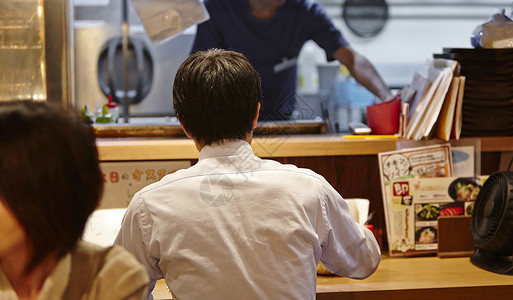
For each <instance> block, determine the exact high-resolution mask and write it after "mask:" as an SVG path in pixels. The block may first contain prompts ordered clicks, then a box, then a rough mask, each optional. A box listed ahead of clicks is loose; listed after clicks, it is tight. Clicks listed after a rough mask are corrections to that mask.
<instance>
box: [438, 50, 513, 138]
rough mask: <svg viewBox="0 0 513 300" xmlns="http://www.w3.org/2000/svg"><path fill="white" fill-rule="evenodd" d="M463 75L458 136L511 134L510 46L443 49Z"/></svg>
mask: <svg viewBox="0 0 513 300" xmlns="http://www.w3.org/2000/svg"><path fill="white" fill-rule="evenodd" d="M433 57H434V58H447V59H453V60H457V61H458V62H459V63H460V65H461V72H460V75H462V76H465V77H466V81H465V92H464V95H463V108H462V116H463V121H462V129H461V136H467V137H471V136H510V135H513V49H474V48H468V49H465V48H444V49H443V53H442V54H434V55H433Z"/></svg>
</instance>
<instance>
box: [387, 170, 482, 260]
mask: <svg viewBox="0 0 513 300" xmlns="http://www.w3.org/2000/svg"><path fill="white" fill-rule="evenodd" d="M486 178H487V177H486V176H479V177H445V178H403V179H394V180H392V181H391V182H390V183H389V184H388V185H387V186H386V194H387V197H386V199H387V200H388V204H387V209H386V212H385V213H386V214H387V215H388V217H387V234H388V247H389V254H390V256H414V255H423V254H430V253H436V251H437V249H438V217H439V216H455V215H472V209H473V208H474V201H475V199H476V197H477V194H478V193H479V190H480V188H481V186H482V185H483V183H484V181H485V180H486Z"/></svg>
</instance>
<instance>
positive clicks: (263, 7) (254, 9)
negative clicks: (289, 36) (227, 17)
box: [248, 0, 280, 20]
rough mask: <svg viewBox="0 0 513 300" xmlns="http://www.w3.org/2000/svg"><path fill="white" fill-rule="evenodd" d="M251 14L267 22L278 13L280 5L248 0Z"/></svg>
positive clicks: (259, 0)
mask: <svg viewBox="0 0 513 300" xmlns="http://www.w3.org/2000/svg"><path fill="white" fill-rule="evenodd" d="M248 2H249V7H250V9H251V14H252V15H253V16H254V17H255V18H257V19H261V20H267V19H269V18H271V17H272V16H274V14H275V13H276V12H277V11H278V8H279V7H280V6H279V5H275V4H272V3H269V2H265V1H261V0H248Z"/></svg>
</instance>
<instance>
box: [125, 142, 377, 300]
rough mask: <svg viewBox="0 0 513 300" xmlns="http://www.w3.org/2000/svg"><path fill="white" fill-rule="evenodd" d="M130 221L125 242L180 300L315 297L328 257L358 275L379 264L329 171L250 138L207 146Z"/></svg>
mask: <svg viewBox="0 0 513 300" xmlns="http://www.w3.org/2000/svg"><path fill="white" fill-rule="evenodd" d="M124 222H125V223H127V224H124V225H123V227H122V231H121V232H120V235H119V236H118V240H117V242H118V243H121V244H122V245H123V246H125V247H126V248H127V249H129V250H130V251H131V252H132V253H134V254H135V255H136V256H138V259H139V260H140V261H142V262H143V263H144V264H145V265H146V268H147V269H148V270H149V273H150V278H151V279H152V280H157V279H159V278H161V277H162V276H164V277H165V278H166V282H167V284H168V286H169V287H170V289H171V291H172V292H173V294H174V296H175V297H176V298H177V299H315V287H316V265H317V262H318V261H319V259H322V260H323V262H324V263H325V265H326V266H327V267H329V268H331V269H332V271H334V272H337V273H338V274H340V275H343V276H349V277H355V278H362V277H366V276H368V275H370V274H372V272H373V271H374V270H375V268H376V267H377V264H378V263H379V247H378V245H377V243H376V241H375V240H374V239H368V236H367V235H368V234H370V232H366V231H365V229H363V228H359V227H358V225H357V224H356V223H355V222H354V220H353V219H352V217H351V215H350V212H349V210H348V208H347V205H346V204H345V203H344V201H343V200H342V198H341V197H340V195H339V194H338V193H337V192H336V191H335V190H334V189H333V188H332V187H331V186H330V185H329V184H328V183H327V182H326V181H325V180H324V179H323V178H322V177H321V176H319V175H317V174H315V173H314V172H311V171H309V170H305V169H299V168H296V167H294V166H291V165H282V164H279V163H277V162H275V161H270V160H261V159H260V158H258V157H256V156H254V154H253V152H252V150H251V147H250V145H249V144H248V143H246V142H244V141H236V142H227V143H226V144H224V145H219V146H213V147H211V146H206V147H204V148H203V149H202V151H201V153H200V159H199V161H198V163H197V164H196V165H195V166H193V167H191V168H189V169H187V170H182V171H178V172H176V173H175V174H171V175H168V176H166V177H165V178H163V179H162V180H161V181H160V182H158V183H156V184H153V185H150V186H148V187H146V188H145V189H143V190H142V191H141V192H140V193H138V194H137V195H136V196H135V197H134V199H133V200H132V203H131V204H130V207H129V210H128V212H127V216H126V217H125V220H124ZM362 230H363V231H362ZM366 237H367V239H366ZM139 239H140V240H139Z"/></svg>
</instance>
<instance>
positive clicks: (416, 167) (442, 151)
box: [378, 143, 452, 256]
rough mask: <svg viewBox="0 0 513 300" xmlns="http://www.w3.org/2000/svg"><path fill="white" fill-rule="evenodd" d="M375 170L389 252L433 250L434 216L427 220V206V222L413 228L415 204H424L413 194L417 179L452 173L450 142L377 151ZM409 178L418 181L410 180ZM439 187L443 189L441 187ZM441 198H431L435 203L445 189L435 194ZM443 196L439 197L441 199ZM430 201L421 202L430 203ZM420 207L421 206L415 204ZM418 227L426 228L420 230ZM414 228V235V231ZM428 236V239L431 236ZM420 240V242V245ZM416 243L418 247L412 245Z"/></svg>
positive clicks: (415, 189) (434, 245)
mask: <svg viewBox="0 0 513 300" xmlns="http://www.w3.org/2000/svg"><path fill="white" fill-rule="evenodd" d="M378 159H379V170H380V180H381V191H382V195H383V206H384V209H385V220H386V227H387V235H388V242H389V250H390V255H391V256H393V255H396V254H399V255H405V254H409V255H412V254H413V253H411V252H412V251H413V252H416V251H431V252H433V251H436V249H437V245H436V237H433V235H436V226H432V225H433V224H434V223H433V222H435V223H436V218H437V217H438V215H437V216H436V217H434V218H433V220H431V214H432V213H434V211H435V210H436V209H433V212H431V211H430V209H431V206H426V207H425V208H424V209H425V210H426V211H427V213H426V214H427V215H429V216H428V218H429V220H425V221H431V223H428V224H430V225H426V224H424V225H425V226H422V223H420V224H419V226H420V227H419V228H418V229H417V230H416V229H415V226H416V225H415V215H416V212H415V207H416V205H417V204H419V205H420V204H422V203H424V202H423V201H425V200H426V198H425V197H427V196H426V195H424V196H420V195H416V194H414V193H415V191H417V190H418V191H420V190H419V189H417V187H419V188H420V186H419V182H420V179H426V178H442V177H451V176H452V158H451V145H450V144H448V143H447V144H441V145H431V146H425V147H416V148H408V149H402V150H396V151H390V152H383V153H379V154H378ZM413 179H417V180H419V181H418V182H416V181H411V180H413ZM442 190H443V189H442ZM436 194H437V195H438V196H440V197H441V199H437V200H435V199H436V197H435V198H433V199H432V200H434V201H435V202H436V201H438V200H440V201H442V202H443V201H444V200H443V199H445V200H447V197H445V196H443V195H444V194H447V189H445V191H442V192H441V193H440V191H438V192H437V193H436ZM442 198H443V199H442ZM430 202H432V201H427V202H425V203H426V204H427V203H430ZM418 207H419V209H422V206H418ZM421 227H426V228H424V229H425V231H424V230H421ZM417 231H418V234H417ZM431 238H432V239H431ZM419 242H422V244H423V245H421V246H420V243H419ZM416 243H417V244H419V247H416V246H415V245H416Z"/></svg>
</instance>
